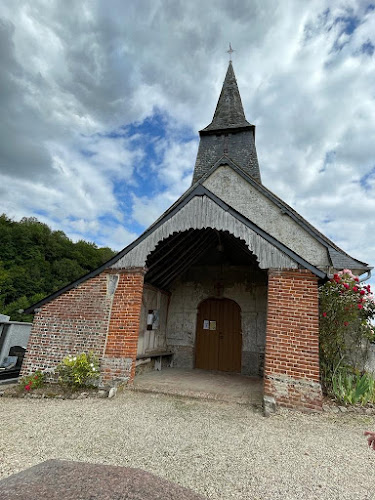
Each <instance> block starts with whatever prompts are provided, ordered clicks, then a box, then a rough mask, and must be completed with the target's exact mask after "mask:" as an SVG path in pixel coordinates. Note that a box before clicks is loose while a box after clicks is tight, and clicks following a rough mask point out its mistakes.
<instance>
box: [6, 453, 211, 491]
mask: <svg viewBox="0 0 375 500" xmlns="http://www.w3.org/2000/svg"><path fill="white" fill-rule="evenodd" d="M0 498H1V500H14V499H15V498H17V499H18V500H40V499H48V500H68V499H69V500H71V499H90V500H125V499H126V500H157V499H163V500H172V499H173V500H174V499H176V498H178V499H179V500H204V497H203V496H201V495H198V494H197V493H194V492H192V491H191V490H188V489H187V488H183V487H181V486H178V485H175V484H173V483H170V482H169V481H167V480H165V479H161V478H159V477H157V476H155V475H154V474H150V473H149V472H145V471H143V470H141V469H130V468H127V467H117V466H114V465H97V464H88V463H82V462H71V461H65V460H47V461H46V462H43V463H41V464H39V465H36V466H34V467H31V468H29V469H27V470H25V471H23V472H19V473H18V474H13V475H12V476H10V477H8V478H6V479H3V480H2V481H0Z"/></svg>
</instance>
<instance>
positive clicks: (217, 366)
mask: <svg viewBox="0 0 375 500" xmlns="http://www.w3.org/2000/svg"><path fill="white" fill-rule="evenodd" d="M241 353H242V335H241V309H240V307H239V305H238V304H237V303H236V302H234V301H233V300H229V299H216V298H214V299H207V300H204V301H203V302H201V304H200V305H199V308H198V317H197V330H196V345H195V367H196V368H201V369H203V370H219V371H224V372H235V373H240V372H241Z"/></svg>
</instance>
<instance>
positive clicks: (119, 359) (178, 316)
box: [22, 62, 370, 410]
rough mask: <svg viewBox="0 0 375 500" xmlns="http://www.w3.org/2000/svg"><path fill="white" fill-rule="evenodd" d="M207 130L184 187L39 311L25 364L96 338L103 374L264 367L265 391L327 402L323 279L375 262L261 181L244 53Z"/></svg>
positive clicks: (87, 346) (255, 371) (248, 371)
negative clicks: (143, 367)
mask: <svg viewBox="0 0 375 500" xmlns="http://www.w3.org/2000/svg"><path fill="white" fill-rule="evenodd" d="M199 135H200V144H199V149H198V154H197V158H196V162H195V168H194V174H193V180H192V185H191V187H190V188H189V189H188V190H187V191H186V192H185V193H184V194H183V195H182V196H181V197H180V199H178V200H177V201H176V202H175V203H174V205H172V206H171V207H170V208H169V209H168V210H167V211H166V212H165V213H164V214H163V215H162V216H161V217H160V218H159V219H158V220H156V221H155V222H154V224H152V225H151V226H150V227H149V228H148V229H147V230H146V231H145V232H144V233H143V234H142V235H141V236H140V237H139V238H137V239H136V240H135V241H134V242H133V243H131V244H130V245H129V246H127V247H126V248H124V249H123V250H122V251H121V252H120V253H118V254H117V255H116V256H114V257H113V258H112V259H111V260H110V261H108V262H107V263H106V264H104V265H102V266H101V267H99V268H98V269H96V270H94V271H92V272H90V273H89V274H87V275H86V276H83V277H82V278H80V279H78V280H76V281H75V282H73V283H71V284H69V285H68V286H65V287H64V288H62V289H61V290H59V291H57V292H55V293H53V294H52V295H50V296H49V297H47V298H45V299H43V300H41V301H40V302H39V303H37V304H35V305H34V306H32V307H31V308H30V309H29V310H28V311H26V312H28V313H30V312H32V311H34V312H35V317H34V322H33V327H32V332H31V335H30V340H29V344H28V348H27V353H26V355H25V359H24V364H23V368H22V370H23V374H28V373H31V372H33V371H35V370H37V369H39V370H43V371H45V370H46V371H53V369H54V368H55V367H56V365H57V364H58V363H59V362H61V360H62V359H63V358H64V357H65V356H67V355H68V354H73V355H74V354H77V353H81V352H88V351H93V352H94V353H95V354H96V355H97V356H98V358H99V359H100V366H101V382H102V384H108V385H111V384H112V385H114V384H118V383H120V382H121V381H125V380H128V381H130V382H131V381H132V380H133V378H134V376H135V373H136V366H137V365H138V364H139V363H140V362H144V360H146V359H148V360H151V363H155V364H156V365H157V364H159V365H161V364H163V360H164V361H165V362H166V361H168V363H171V364H172V366H173V367H179V368H186V369H194V368H199V369H203V370H212V371H225V372H233V373H240V374H243V375H251V376H259V377H263V379H264V396H265V398H266V400H268V401H269V400H271V401H275V402H276V403H277V404H279V405H283V406H287V407H296V408H304V409H312V410H319V409H320V408H321V405H322V390H321V385H320V377H319V303H318V286H319V284H322V283H324V281H325V280H327V278H329V277H330V276H332V274H333V273H334V272H336V271H339V270H342V269H351V270H352V271H353V272H354V273H355V274H357V275H361V274H363V273H365V272H368V271H369V270H370V268H369V266H368V265H367V264H365V263H363V262H360V261H358V260H356V259H354V258H352V257H351V256H349V255H348V254H347V253H345V252H344V251H343V250H341V249H340V248H339V247H338V246H337V245H335V244H334V243H333V242H332V241H330V240H329V239H328V238H327V237H325V236H324V235H323V234H322V233H320V232H319V231H318V230H317V229H315V228H314V227H313V226H312V225H311V224H309V223H308V222H307V221H306V220H305V219H304V218H303V217H301V216H300V215H299V214H298V213H297V212H296V211H295V210H293V209H292V208H291V207H290V206H288V205H287V204H286V203H284V202H283V201H282V200H281V199H280V198H278V196H276V195H275V194H273V193H272V192H271V191H269V190H268V189H267V188H266V187H265V186H264V185H263V184H262V179H261V171H260V168H259V164H258V158H257V152H256V147H255V126H254V125H252V124H251V123H249V122H248V121H247V120H246V117H245V114H244V110H243V106H242V102H241V97H240V94H239V90H238V87H237V82H236V78H235V75H234V71H233V67H232V63H231V62H230V63H229V67H228V70H227V74H226V76H225V80H224V84H223V87H222V91H221V94H220V97H219V101H218V104H217V107H216V110H215V114H214V117H213V120H212V122H211V123H210V124H209V125H208V126H207V127H206V128H204V129H203V130H201V131H200V132H199ZM280 175H282V174H281V173H280Z"/></svg>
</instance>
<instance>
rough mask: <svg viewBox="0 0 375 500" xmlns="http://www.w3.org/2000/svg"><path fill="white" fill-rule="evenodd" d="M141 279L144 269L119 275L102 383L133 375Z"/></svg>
mask: <svg viewBox="0 0 375 500" xmlns="http://www.w3.org/2000/svg"><path fill="white" fill-rule="evenodd" d="M143 278H144V270H143V269H135V270H134V271H132V272H130V271H128V272H127V273H126V274H125V273H124V274H120V279H119V282H118V285H117V288H116V292H115V296H114V300H113V305H112V311H111V318H110V322H109V331H108V338H107V343H106V346H105V354H104V358H103V360H102V376H103V381H104V382H107V381H110V380H112V381H115V380H122V379H123V378H124V377H129V378H130V380H133V378H134V375H135V359H136V356H137V346H138V336H139V321H140V315H141V305H142V294H143Z"/></svg>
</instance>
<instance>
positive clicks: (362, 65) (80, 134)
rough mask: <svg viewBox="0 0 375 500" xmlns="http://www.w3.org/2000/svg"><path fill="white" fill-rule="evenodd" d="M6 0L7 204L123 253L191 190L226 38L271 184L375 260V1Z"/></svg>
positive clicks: (1, 51)
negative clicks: (106, 0)
mask: <svg viewBox="0 0 375 500" xmlns="http://www.w3.org/2000/svg"><path fill="white" fill-rule="evenodd" d="M109 3H110V8H108V3H107V2H100V1H99V0H82V1H80V2H75V1H73V0H66V1H64V2H61V1H57V0H48V1H47V0H33V1H32V2H31V1H26V0H20V1H18V2H14V1H13V0H8V1H7V0H5V1H3V2H1V5H0V60H1V68H2V72H1V74H0V87H1V93H0V100H1V103H0V104H1V108H0V109H1V110H2V115H3V116H2V120H1V123H0V127H1V131H0V212H5V213H6V214H7V215H9V216H11V217H14V218H15V219H20V218H21V217H31V216H37V217H38V218H39V219H40V220H41V221H43V222H46V223H47V224H49V225H50V226H51V227H52V228H53V229H61V230H63V231H65V232H66V234H67V235H68V236H69V237H71V238H72V239H74V240H78V239H81V238H83V239H87V240H90V241H94V242H96V243H97V244H98V245H100V246H103V245H108V246H110V247H112V248H114V249H115V250H120V249H121V248H123V247H125V246H126V245H127V244H129V243H130V242H131V241H132V240H133V239H134V238H135V237H136V236H137V235H139V234H140V233H141V232H143V230H144V229H145V228H147V227H148V225H150V224H151V223H152V222H153V221H154V220H155V219H156V218H157V217H158V216H159V215H160V214H161V213H162V212H163V211H164V210H165V209H166V208H168V207H169V206H170V205H171V204H172V203H173V202H174V201H175V200H176V199H177V198H178V197H179V196H180V195H181V194H182V193H183V192H184V191H185V190H186V189H187V188H188V187H189V185H190V183H191V176H192V171H193V168H194V163H195V157H196V153H197V148H198V130H200V129H202V128H203V127H205V126H206V125H208V124H209V123H210V121H211V119H212V116H213V113H214V110H215V106H216V103H217V99H218V96H219V93H220V89H221V85H222V82H223V79H224V76H225V72H226V68H227V64H228V57H227V54H226V50H227V47H228V43H229V41H230V42H231V43H232V46H233V48H234V49H235V53H234V57H233V59H234V69H235V73H236V76H237V81H238V85H239V88H240V92H241V96H242V101H243V105H244V109H245V113H246V116H247V119H248V120H249V121H250V122H251V123H254V124H255V125H256V127H257V129H256V144H257V151H258V158H259V164H260V168H261V173H262V180H263V183H264V184H265V185H266V186H267V187H268V188H269V189H271V191H273V192H275V193H276V194H277V195H278V196H280V197H281V198H283V199H284V200H285V201H286V202H287V203H289V204H290V205H292V206H293V208H295V209H296V210H297V211H299V212H300V213H301V214H302V215H303V216H304V217H306V218H307V219H308V220H309V221H310V222H311V223H312V224H314V225H315V226H316V227H317V228H318V229H320V230H321V231H322V232H323V233H325V234H326V235H327V236H329V237H330V238H332V239H333V240H334V241H335V242H336V243H337V244H338V245H340V246H341V247H342V248H343V249H344V250H346V251H347V252H349V253H350V254H351V255H353V256H354V257H357V258H358V259H360V260H364V261H366V262H369V263H372V264H374V263H375V252H374V250H375V218H374V216H373V214H374V213H375V173H374V172H375V140H374V137H375V91H374V81H375V66H374V62H375V55H374V47H375V6H374V4H372V3H371V2H365V1H360V0H357V1H355V0H354V1H353V0H351V1H339V0H316V1H314V2H301V1H299V0H289V1H288V2H287V5H288V8H285V5H284V3H283V2H278V1H276V0H272V1H271V0H251V1H250V0H249V1H246V0H243V1H241V2H235V1H229V0H217V1H213V0H207V1H206V2H204V3H202V2H198V1H197V0H192V1H191V2H182V1H179V0H175V1H174V2H163V1H161V0H154V1H151V0H142V1H139V2H131V3H130V2H122V1H120V0H118V1H117V0H111V1H110V2H109Z"/></svg>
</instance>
